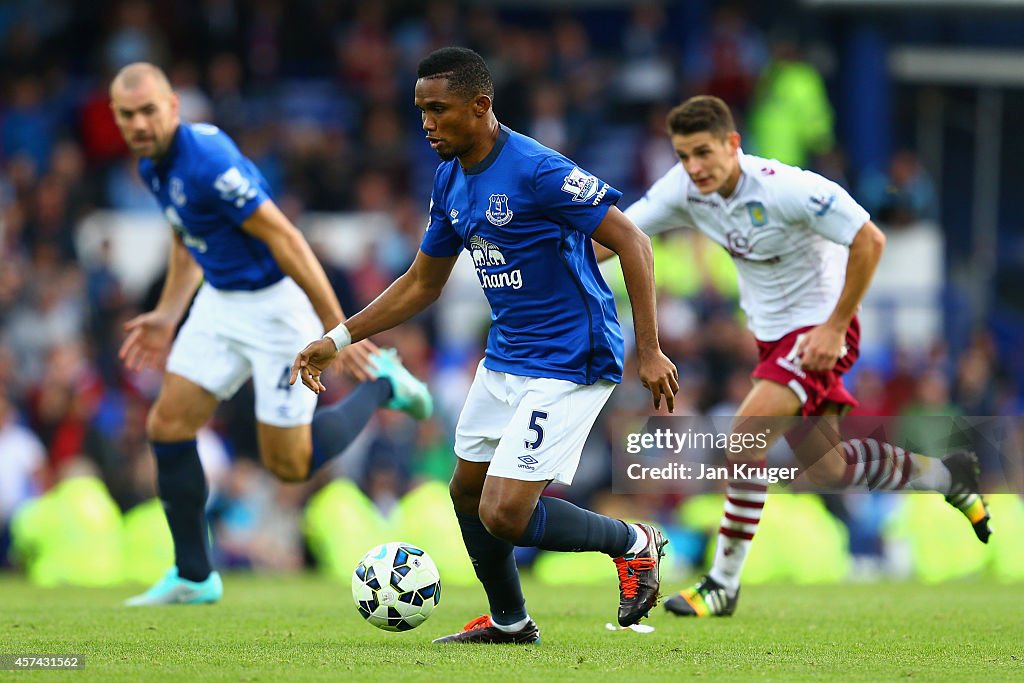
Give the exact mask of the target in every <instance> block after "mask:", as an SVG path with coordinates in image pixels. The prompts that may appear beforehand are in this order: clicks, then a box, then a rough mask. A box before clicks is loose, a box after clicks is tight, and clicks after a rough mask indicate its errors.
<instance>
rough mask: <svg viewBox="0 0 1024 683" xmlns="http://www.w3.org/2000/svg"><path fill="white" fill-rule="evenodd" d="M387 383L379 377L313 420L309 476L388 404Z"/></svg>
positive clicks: (345, 446) (317, 413)
mask: <svg viewBox="0 0 1024 683" xmlns="http://www.w3.org/2000/svg"><path fill="white" fill-rule="evenodd" d="M392 395H393V393H392V390H391V382H389V381H388V380H386V379H384V378H383V377H379V378H377V379H375V380H371V381H369V382H363V383H362V384H360V385H359V386H358V387H356V388H355V391H353V392H352V393H351V394H349V395H348V396H346V397H345V398H344V399H343V400H341V401H338V402H337V403H335V404H333V405H329V406H325V407H323V408H321V409H320V410H318V411H316V415H314V416H313V461H312V462H311V463H310V464H309V476H310V477H312V476H313V474H314V473H315V472H316V471H317V470H318V469H320V468H321V467H322V466H323V464H324V463H325V462H327V461H328V460H331V459H333V458H334V456H336V455H339V454H340V453H341V452H342V451H344V450H345V449H346V448H348V446H349V444H351V443H352V442H353V441H355V438H356V437H357V436H359V432H361V431H363V427H365V426H366V423H367V422H369V421H370V418H371V417H373V414H374V412H376V410H377V408H380V407H381V406H383V405H384V404H385V403H387V402H388V401H390V400H391V396H392Z"/></svg>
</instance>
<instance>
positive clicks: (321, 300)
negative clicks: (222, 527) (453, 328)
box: [110, 62, 432, 606]
mask: <svg viewBox="0 0 1024 683" xmlns="http://www.w3.org/2000/svg"><path fill="white" fill-rule="evenodd" d="M110 107H111V110H112V111H113V113H114V118H115V120H116V122H117V125H118V127H119V129H120V131H121V134H122V136H123V137H124V139H125V142H126V143H127V144H128V146H129V147H130V148H131V150H132V152H133V153H134V154H135V155H136V156H138V157H139V173H140V175H141V176H142V179H143V182H144V183H145V184H146V187H148V188H149V190H150V191H151V192H153V194H154V195H155V196H156V198H157V200H158V201H159V203H160V206H161V208H162V209H163V212H164V216H165V217H166V218H167V221H168V222H169V223H170V224H171V227H172V228H173V235H174V239H173V242H172V246H171V250H170V256H169V259H168V267H167V279H166V281H165V282H164V287H163V291H162V293H161V295H160V300H159V302H158V303H157V306H156V308H155V309H154V310H153V311H150V312H148V313H144V314H142V315H140V316H137V317H135V318H133V319H132V320H130V321H129V322H128V323H127V324H126V326H125V328H126V330H127V332H128V335H127V337H126V338H125V341H124V344H123V345H122V347H121V351H120V355H121V358H122V359H124V361H125V363H126V365H127V366H128V367H129V368H131V369H139V368H142V367H145V366H153V367H163V366H164V361H165V360H166V374H165V375H164V380H163V384H162V385H161V388H160V394H159V396H158V397H157V399H156V403H154V405H153V407H152V409H151V410H150V412H149V418H148V420H147V423H146V432H147V435H148V437H149V440H150V443H151V444H152V447H153V452H154V454H155V455H156V461H157V477H158V480H159V489H160V498H161V501H162V502H163V505H164V511H165V513H166V515H167V522H168V525H169V526H170V530H171V536H172V538H173V539H174V552H175V566H174V567H172V568H171V569H170V570H169V571H168V572H167V574H166V575H165V576H164V577H163V578H162V579H161V580H160V581H158V582H157V583H156V585H154V586H153V587H152V588H150V589H149V590H148V591H147V592H145V593H143V594H142V595H139V596H137V597H135V598H132V599H131V600H129V601H128V604H129V605H130V606H141V605H161V604H169V603H186V604H197V603H209V602H216V601H217V600H219V599H220V598H221V595H222V593H223V586H222V584H221V579H220V575H219V574H218V573H217V572H215V571H212V568H211V566H210V558H209V554H208V550H207V538H208V534H207V527H206V518H205V514H204V507H205V504H206V495H207V490H206V479H205V476H204V474H203V467H202V464H201V463H200V461H199V454H198V451H197V450H196V433H197V432H198V431H199V429H200V428H201V427H202V426H203V424H205V423H206V421H207V420H208V419H209V418H210V416H211V415H213V412H214V410H215V409H216V407H217V404H218V403H219V402H220V401H222V400H226V399H228V398H230V397H231V396H232V395H234V393H235V392H236V391H238V389H239V387H241V385H242V383H244V382H245V381H246V380H247V379H248V378H250V377H252V380H253V385H254V389H255V394H256V420H257V436H258V438H259V448H260V458H261V460H262V461H263V463H264V465H266V467H267V469H269V470H270V471H271V472H272V473H273V474H275V475H276V476H277V477H278V478H279V479H281V480H283V481H302V480H304V479H306V478H308V477H309V476H310V475H311V474H312V473H313V472H314V471H316V470H317V469H318V468H319V467H320V466H321V465H323V464H324V463H325V462H326V461H328V460H329V459H331V458H332V457H334V456H335V455H337V454H338V453H340V452H341V451H343V450H344V449H345V448H346V447H347V446H348V445H349V443H351V442H352V440H353V439H354V438H355V437H356V436H357V435H358V433H359V432H360V431H361V430H362V428H363V426H364V425H365V424H366V423H367V421H369V419H370V417H371V416H372V415H373V412H374V411H375V410H376V409H377V408H378V407H382V406H388V407H392V408H398V409H401V410H404V411H406V412H408V413H409V414H410V415H412V416H414V417H417V418H421V419H422V418H425V417H427V416H429V414H430V412H431V409H432V406H431V399H430V394H429V392H428V391H427V388H426V386H425V385H424V384H422V383H421V382H419V381H418V380H416V379H415V378H414V377H413V376H412V375H410V374H409V372H408V371H407V370H406V369H405V368H404V367H402V365H401V364H400V363H399V362H398V360H397V358H396V357H395V355H394V353H393V351H392V350H386V351H384V350H380V349H377V348H376V347H375V346H373V345H372V344H364V345H361V346H360V347H353V349H352V350H351V351H348V352H346V353H345V354H344V355H343V356H342V361H343V364H344V367H345V368H346V369H347V370H348V371H349V372H350V373H352V374H353V376H355V377H356V378H358V379H361V380H364V382H363V383H362V384H360V385H359V387H357V388H356V389H355V391H354V392H353V393H352V394H351V395H350V396H349V397H347V398H346V399H345V400H344V401H341V402H339V403H337V404H335V405H333V406H329V407H325V408H323V409H321V410H320V411H318V412H317V414H316V415H315V416H314V411H315V410H316V396H313V395H311V394H309V393H308V392H304V391H293V390H292V386H291V385H290V384H289V383H288V376H289V372H290V369H291V360H292V358H293V356H294V354H295V350H296V349H298V348H301V347H302V344H303V343H304V342H305V340H306V339H308V338H309V336H310V335H315V334H320V333H322V331H323V330H324V329H330V328H332V327H334V326H335V325H337V324H338V323H339V322H341V321H342V320H343V319H344V314H343V313H342V310H341V306H340V305H339V304H338V299H337V297H336V296H335V294H334V292H333V291H332V290H331V287H330V284H329V283H328V281H327V276H326V275H325V274H324V271H323V268H322V267H321V266H320V263H319V262H318V261H317V260H316V257H315V256H314V255H313V252H312V250H311V249H310V247H309V245H308V244H307V243H306V240H305V238H303V236H302V234H301V233H300V232H299V231H298V229H296V228H295V226H294V225H292V223H291V221H289V220H288V218H287V217H285V215H284V214H283V213H282V212H281V211H280V209H278V207H277V205H276V204H275V203H274V201H273V200H272V199H271V198H270V190H269V187H268V186H267V182H266V180H264V178H263V176H262V174H261V173H260V172H259V170H258V169H257V168H256V166H255V165H254V164H253V163H252V162H251V161H250V160H249V159H247V158H246V157H245V156H244V155H242V153H241V152H240V151H239V150H238V148H237V147H236V146H235V143H234V142H233V141H232V140H231V139H230V138H229V137H228V136H227V135H225V134H224V133H223V132H222V131H221V130H220V129H218V128H217V127H215V126H211V125H209V124H203V123H195V124H188V123H182V122H181V120H180V118H179V115H178V97H177V95H176V94H175V93H174V92H173V90H172V89H171V86H170V84H169V83H168V82H167V77H166V75H164V72H163V71H162V70H160V69H159V68H158V67H156V66H154V65H152V64H148V63H142V62H140V63H135V64H129V65H128V66H126V67H124V68H123V69H121V71H120V72H118V74H117V76H116V77H115V78H114V80H113V82H112V83H111V85H110ZM197 289H198V291H197ZM193 295H195V300H194V302H193V303H192V304H191V308H189V302H190V301H192V299H193ZM186 310H188V311H189V316H188V320H186V321H185V324H184V325H183V326H182V328H181V331H180V332H179V333H178V335H177V337H176V338H175V329H176V328H177V325H178V323H179V322H180V320H181V318H182V316H184V314H185V312H186ZM168 350H169V352H170V353H169V355H168Z"/></svg>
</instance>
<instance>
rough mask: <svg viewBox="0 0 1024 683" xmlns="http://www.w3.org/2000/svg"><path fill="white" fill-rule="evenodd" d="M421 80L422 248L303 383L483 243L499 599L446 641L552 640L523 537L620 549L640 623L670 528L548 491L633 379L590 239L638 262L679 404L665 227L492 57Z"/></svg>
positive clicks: (628, 599)
mask: <svg viewBox="0 0 1024 683" xmlns="http://www.w3.org/2000/svg"><path fill="white" fill-rule="evenodd" d="M417 77H418V80H417V81H416V91H415V102H416V106H417V107H418V108H419V109H420V111H421V112H422V118H423V130H424V132H425V133H426V138H427V142H428V143H429V144H430V146H431V147H432V148H433V149H434V150H435V151H436V152H437V154H438V155H439V156H440V157H441V159H442V163H441V165H440V166H438V168H437V172H436V173H435V176H434V188H433V192H432V194H431V202H430V223H429V225H428V227H427V231H426V234H425V235H424V237H423V241H422V243H421V245H420V250H419V253H418V254H417V255H416V259H415V261H414V262H413V264H412V266H411V267H410V268H409V270H408V271H407V272H406V273H405V274H404V275H402V276H401V277H399V278H398V279H397V280H396V281H395V282H394V283H393V284H392V285H391V286H390V287H388V288H387V289H386V290H385V291H384V293H383V294H381V295H380V296H379V297H378V298H377V299H376V300H375V301H373V302H372V303H371V304H370V305H369V306H367V307H366V308H365V309H363V310H362V311H360V312H359V313H357V314H355V315H353V316H352V317H351V318H349V320H348V321H346V322H345V323H344V324H343V325H339V326H338V327H337V328H335V329H334V330H332V331H331V332H329V333H328V335H327V336H325V337H324V338H323V339H320V340H317V341H315V342H312V343H310V345H309V346H307V347H306V348H305V349H304V350H303V351H302V352H301V353H300V354H299V356H298V357H297V358H296V359H295V365H294V367H293V369H292V381H294V380H295V379H296V377H299V376H301V378H302V381H303V383H304V384H305V385H306V386H307V387H309V388H310V389H312V390H313V391H321V390H322V389H323V384H322V382H321V380H320V377H321V373H322V371H323V368H325V367H326V366H327V364H329V363H330V362H331V361H332V360H333V358H334V356H335V354H337V353H338V351H339V350H340V349H343V348H345V347H347V345H348V344H350V343H351V342H353V341H358V340H360V339H365V338H366V337H368V336H370V335H372V334H376V333H378V332H381V331H383V330H386V329H388V328H390V327H393V326H394V325H397V324H399V323H400V322H402V321H403V320H406V319H408V318H409V317H410V316H412V315H415V314H416V313H417V312H419V311H421V310H423V309H424V308H426V307H427V306H429V305H430V304H431V303H433V302H434V301H435V300H436V299H437V297H438V296H439V295H440V293H441V289H442V288H443V287H444V285H445V282H447V280H448V277H449V275H450V274H451V270H452V268H453V266H454V265H455V261H456V259H457V258H458V256H459V254H460V253H461V252H462V251H464V250H465V251H468V252H469V253H470V255H471V256H472V258H473V264H474V266H475V267H476V274H477V277H478V279H479V281H480V286H481V287H482V288H483V290H484V294H485V295H486V296H487V299H488V302H489V303H490V306H491V329H490V333H489V334H488V337H487V348H486V353H485V356H484V359H483V361H482V362H481V363H480V365H479V367H478V368H477V372H476V378H475V379H474V381H473V386H472V387H471V388H470V390H469V395H468V397H467V399H466V404H465V407H464V408H463V410H462V415H461V416H460V418H459V423H458V427H457V428H456V434H455V453H456V455H457V456H458V458H457V460H456V466H455V473H454V475H453V476H452V480H451V485H450V490H451V496H452V501H453V503H454V505H455V514H456V517H457V518H458V521H459V525H460V528H461V530H462V536H463V540H464V541H465V544H466V549H467V550H468V551H469V556H470V557H471V558H472V560H473V566H474V568H475V570H476V574H477V578H479V580H480V582H481V583H482V584H483V586H484V590H485V591H486V593H487V599H488V602H489V603H490V610H491V613H490V615H488V616H483V617H480V618H479V619H474V620H473V621H471V622H470V623H469V624H467V625H466V628H465V629H464V630H463V631H462V632H460V633H456V634H452V635H450V636H446V637H444V638H440V639H439V640H438V641H435V642H445V643H532V642H538V641H539V640H540V631H539V629H538V628H537V625H536V624H535V623H534V622H533V620H532V619H530V617H529V615H528V614H527V611H526V602H525V600H524V598H523V593H522V588H521V587H520V583H519V574H518V572H517V569H516V563H515V558H514V556H513V554H512V549H513V546H515V545H519V546H531V547H539V548H542V549H545V550H556V551H564V552H580V551H597V552H603V553H605V554H607V555H609V556H611V557H612V558H614V560H615V564H616V566H617V569H618V574H619V588H620V595H619V612H618V620H619V623H620V624H622V625H624V626H625V625H630V624H634V623H636V622H637V621H639V620H640V619H641V618H642V617H643V616H645V615H646V614H647V612H648V611H649V610H650V609H651V607H653V606H654V605H655V604H656V602H657V597H658V586H659V574H658V569H659V561H660V557H661V555H662V547H663V546H664V544H665V540H664V538H663V536H662V535H661V532H660V531H658V530H657V529H656V528H654V527H652V526H650V525H647V524H639V525H637V524H628V523H626V522H623V521H621V520H618V519H612V518H609V517H605V516H604V515H599V514H596V513H593V512H590V511H588V510H584V509H582V508H579V507H576V506H575V505H573V504H571V503H569V502H567V501H564V500H560V499H558V498H552V497H546V496H542V495H541V494H542V493H543V492H544V489H545V488H547V486H548V484H550V483H551V482H552V481H558V482H560V483H563V484H570V483H571V482H572V479H573V475H574V474H575V472H576V468H577V466H578V463H579V458H580V454H581V452H582V449H583V444H584V441H585V440H586V438H587V435H588V433H589V432H590V429H591V427H592V426H593V424H594V421H595V419H596V418H597V415H598V413H599V411H600V410H601V407H602V406H604V404H605V402H606V401H607V399H608V396H609V395H610V394H611V391H612V389H613V388H614V386H615V384H616V383H618V382H620V381H621V378H622V365H623V355H624V348H623V339H622V333H621V330H620V327H619V323H618V320H617V318H616V314H615V303H614V300H613V298H612V294H611V291H610V290H609V288H608V286H607V284H605V282H604V280H603V279H602V278H601V275H600V272H599V271H598V268H597V262H596V260H595V259H594V252H593V249H592V247H591V238H593V239H594V240H595V241H596V242H598V243H600V244H603V245H604V246H605V247H607V248H608V249H609V250H611V251H613V252H615V253H617V254H618V255H619V257H620V259H621V263H622V270H623V274H624V276H625V281H626V288H627V290H628V292H629V295H630V299H631V301H632V304H633V320H634V324H635V325H634V326H635V330H636V348H637V355H638V360H639V374H640V379H641V381H642V382H643V384H644V386H646V387H647V388H649V389H650V391H651V393H652V396H653V400H654V405H655V407H658V406H659V405H660V404H661V401H662V400H664V401H665V402H666V403H667V406H668V408H669V410H672V408H673V406H674V395H675V393H676V391H677V390H678V388H679V385H678V374H677V371H676V368H675V366H674V365H673V364H672V362H671V361H669V359H668V358H667V357H665V355H664V354H663V353H662V352H661V348H660V346H659V344H658V332H657V323H656V319H655V292H654V279H653V275H652V254H651V246H650V239H649V238H648V237H647V236H646V235H644V234H643V233H642V232H640V231H639V230H638V229H637V228H636V226H634V225H633V224H632V223H631V222H630V221H629V220H627V219H626V218H625V216H623V214H622V212H621V211H619V209H618V208H616V207H615V206H614V205H615V203H616V202H617V201H618V199H619V197H620V196H621V195H620V193H619V191H618V190H616V189H614V188H613V187H611V186H610V185H608V183H605V182H602V181H601V180H599V179H598V178H596V177H594V176H593V175H591V174H589V173H587V172H586V171H584V170H583V169H581V168H579V167H578V166H576V165H575V164H574V163H573V162H571V161H570V160H568V159H566V158H565V157H564V156H562V155H561V154H559V153H557V152H555V151H553V150H551V149H548V148H546V147H544V146H542V145H540V144H539V143H538V142H536V141H535V140H533V139H531V138H528V137H526V136H524V135H520V134H519V133H516V132H515V131H512V130H510V129H508V128H506V127H505V126H503V125H501V124H500V123H499V122H498V120H497V118H495V115H494V111H493V109H492V101H493V97H492V93H493V85H492V83H491V78H490V74H489V71H488V70H487V66H486V64H485V63H484V61H483V59H482V58H481V57H480V56H479V55H478V54H476V53H475V52H473V51H472V50H467V49H464V48H444V49H442V50H438V51H436V52H434V53H432V54H430V55H429V56H427V57H426V58H425V59H424V60H423V61H422V62H420V65H419V70H418V72H417Z"/></svg>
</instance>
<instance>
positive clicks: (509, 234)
mask: <svg viewBox="0 0 1024 683" xmlns="http://www.w3.org/2000/svg"><path fill="white" fill-rule="evenodd" d="M621 196H622V194H621V193H620V192H619V191H618V190H616V189H615V188H613V187H611V186H610V185H608V183H605V182H602V181H600V180H599V179H597V178H596V177H594V176H593V175H591V174H589V173H587V172H586V171H584V170H582V169H580V168H579V167H578V166H576V165H575V164H574V163H573V162H571V161H569V160H568V159H566V158H565V157H564V156H562V155H561V154H559V153H558V152H555V151H554V150H551V149H548V148H547V147H544V146H543V145H541V144H540V143H538V142H537V141H536V140H533V139H531V138H529V137H526V136H525V135H520V134H519V133H516V132H514V131H511V130H509V129H508V128H505V127H504V126H502V128H501V132H500V133H499V135H498V140H497V142H496V143H495V145H494V148H493V149H492V150H491V152H490V154H488V155H487V157H486V158H485V159H484V160H483V161H481V162H480V163H478V164H476V165H475V166H472V167H470V168H466V169H463V168H462V166H461V165H460V164H459V162H458V160H452V161H446V162H443V163H442V164H441V165H440V166H438V168H437V172H436V173H435V175H434V190H433V194H432V195H431V204H430V223H429V225H428V226H427V232H426V234H425V235H424V237H423V241H422V243H421V245H420V249H421V250H422V251H423V252H424V253H425V254H427V255H429V256H435V257H445V256H454V255H456V254H458V253H459V252H460V251H461V250H463V249H466V250H468V251H469V253H470V254H471V255H472V257H473V264H474V266H475V267H476V274H477V278H478V279H479V281H480V286H481V287H482V288H483V290H484V294H485V295H486V296H487V300H488V302H489V303H490V305H491V329H490V332H489V334H488V335H487V351H486V357H485V359H484V366H485V367H487V368H489V369H491V370H495V371H497V372H507V373H510V374H514V375H523V376H526V377H551V378H554V379H564V380H568V381H570V382H575V383H577V384H593V383H594V382H596V381H597V380H600V379H606V380H610V381H612V382H620V381H622V357H623V344H622V330H621V329H620V327H619V321H618V319H617V318H616V315H615V301H614V299H613V297H612V293H611V290H610V289H609V288H608V285H607V284H606V283H605V281H604V279H603V278H602V277H601V273H600V272H599V271H598V267H597V260H596V259H595V257H594V250H593V249H592V248H591V246H590V235H591V234H592V233H593V232H594V230H595V229H596V228H597V226H598V225H599V224H600V223H601V221H602V220H603V219H604V217H605V215H606V214H607V213H608V209H609V208H610V207H611V206H612V205H613V204H615V202H616V201H618V199H619V197H621Z"/></svg>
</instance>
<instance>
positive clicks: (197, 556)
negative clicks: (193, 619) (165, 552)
mask: <svg viewBox="0 0 1024 683" xmlns="http://www.w3.org/2000/svg"><path fill="white" fill-rule="evenodd" d="M152 446H153V453H154V454H155V455H156V469H157V483H158V484H159V487H160V500H161V501H162V502H163V504H164V514H165V515H167V526H169V527H170V528H171V538H173V539H174V563H175V565H177V567H178V576H180V577H181V578H183V579H188V580H189V581H203V580H205V579H206V577H208V576H209V575H210V571H211V567H210V554H209V549H208V543H209V533H208V531H207V526H206V512H205V508H206V495H207V489H206V475H204V474H203V465H202V463H201V462H199V451H198V450H196V442H195V439H192V440H191V441H176V442H170V443H168V442H163V443H158V442H155V441H154V442H152Z"/></svg>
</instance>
